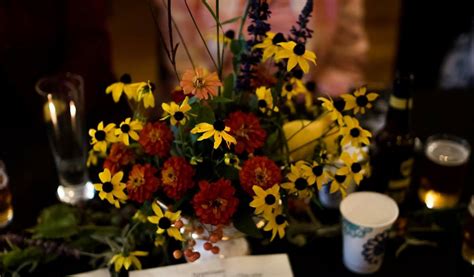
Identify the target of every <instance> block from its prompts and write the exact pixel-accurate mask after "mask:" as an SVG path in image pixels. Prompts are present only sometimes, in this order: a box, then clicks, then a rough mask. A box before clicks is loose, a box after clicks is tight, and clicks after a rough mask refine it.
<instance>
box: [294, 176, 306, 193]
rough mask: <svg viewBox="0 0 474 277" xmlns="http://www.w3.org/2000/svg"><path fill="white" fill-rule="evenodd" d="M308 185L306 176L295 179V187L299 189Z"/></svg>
mask: <svg viewBox="0 0 474 277" xmlns="http://www.w3.org/2000/svg"><path fill="white" fill-rule="evenodd" d="M307 187H308V182H307V181H306V180H305V179H304V178H301V177H300V178H298V179H296V181H295V188H296V189H297V190H304V189H305V188H307Z"/></svg>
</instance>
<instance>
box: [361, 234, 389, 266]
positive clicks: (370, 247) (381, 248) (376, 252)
mask: <svg viewBox="0 0 474 277" xmlns="http://www.w3.org/2000/svg"><path fill="white" fill-rule="evenodd" d="M387 238H388V231H385V232H382V233H380V234H378V235H376V236H375V237H373V238H371V239H369V240H367V242H366V243H365V244H364V245H363V246H362V247H363V250H362V253H361V254H362V256H364V259H365V260H366V261H367V262H368V263H369V264H377V263H379V262H380V261H381V258H382V256H383V254H384V252H385V241H386V240H387Z"/></svg>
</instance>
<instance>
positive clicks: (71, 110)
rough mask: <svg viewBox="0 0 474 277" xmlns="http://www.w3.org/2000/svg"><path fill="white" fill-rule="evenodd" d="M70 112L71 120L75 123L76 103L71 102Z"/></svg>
mask: <svg viewBox="0 0 474 277" xmlns="http://www.w3.org/2000/svg"><path fill="white" fill-rule="evenodd" d="M69 110H70V112H71V120H73V121H74V119H75V118H76V105H74V102H72V101H69Z"/></svg>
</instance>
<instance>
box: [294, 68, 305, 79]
mask: <svg viewBox="0 0 474 277" xmlns="http://www.w3.org/2000/svg"><path fill="white" fill-rule="evenodd" d="M291 72H292V73H293V77H295V78H296V79H300V80H301V78H303V70H301V69H293V70H292V71H291Z"/></svg>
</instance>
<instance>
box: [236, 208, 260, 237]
mask: <svg viewBox="0 0 474 277" xmlns="http://www.w3.org/2000/svg"><path fill="white" fill-rule="evenodd" d="M252 216H253V211H252V210H251V209H249V208H248V209H247V208H244V207H242V205H240V206H239V209H238V210H237V212H236V213H235V214H234V217H233V223H234V227H235V228H237V230H239V231H241V232H242V233H244V234H246V235H248V236H251V237H254V238H263V236H262V234H261V233H260V230H258V228H257V225H256V224H255V222H254V221H253V219H252Z"/></svg>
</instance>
